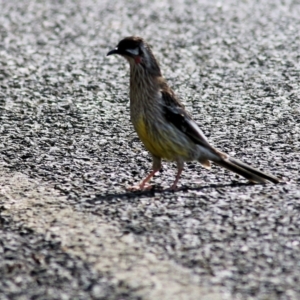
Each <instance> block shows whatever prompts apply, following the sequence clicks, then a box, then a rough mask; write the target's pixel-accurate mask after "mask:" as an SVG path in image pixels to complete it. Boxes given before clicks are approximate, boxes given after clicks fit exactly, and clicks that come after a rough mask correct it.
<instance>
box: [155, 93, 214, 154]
mask: <svg viewBox="0 0 300 300" xmlns="http://www.w3.org/2000/svg"><path fill="white" fill-rule="evenodd" d="M161 93H162V98H163V102H164V108H163V109H164V115H165V118H166V120H167V121H168V122H170V123H172V124H173V125H174V126H175V127H176V128H177V129H179V130H180V131H181V132H183V133H184V134H186V135H187V136H188V137H189V138H190V139H191V140H192V141H193V142H194V143H196V144H198V145H200V146H202V147H205V148H207V149H210V150H212V151H213V152H217V150H216V149H214V148H213V147H212V146H211V145H210V144H209V142H208V141H207V139H206V137H205V135H204V133H203V132H202V130H201V129H200V128H199V127H198V125H197V124H196V123H195V121H194V120H193V119H192V118H191V117H190V116H189V114H188V113H187V112H186V111H185V109H184V106H183V105H182V104H181V103H180V102H179V100H178V99H177V98H176V96H175V95H174V94H173V93H172V94H170V93H169V92H163V91H161Z"/></svg>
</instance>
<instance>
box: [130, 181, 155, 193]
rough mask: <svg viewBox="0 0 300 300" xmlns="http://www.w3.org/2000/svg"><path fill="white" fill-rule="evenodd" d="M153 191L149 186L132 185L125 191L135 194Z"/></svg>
mask: <svg viewBox="0 0 300 300" xmlns="http://www.w3.org/2000/svg"><path fill="white" fill-rule="evenodd" d="M152 189H153V185H151V184H148V183H146V184H139V185H134V186H130V187H127V188H126V190H127V191H130V192H136V191H150V190H152Z"/></svg>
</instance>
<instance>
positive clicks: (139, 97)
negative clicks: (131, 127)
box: [130, 64, 162, 123]
mask: <svg viewBox="0 0 300 300" xmlns="http://www.w3.org/2000/svg"><path fill="white" fill-rule="evenodd" d="M159 75H161V74H160V73H159ZM158 78H162V77H161V76H157V74H151V73H150V72H148V71H147V68H144V67H143V66H142V65H132V64H130V111H131V120H132V122H133V123H134V121H135V119H137V118H140V117H141V116H143V115H144V114H145V112H146V111H148V113H149V112H150V111H151V110H155V109H156V105H155V103H156V102H157V103H159V97H160V80H158ZM153 113H154V112H153Z"/></svg>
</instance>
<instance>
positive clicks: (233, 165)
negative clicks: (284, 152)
mask: <svg viewBox="0 0 300 300" xmlns="http://www.w3.org/2000/svg"><path fill="white" fill-rule="evenodd" d="M214 162H215V163H216V164H217V165H219V166H221V167H224V168H226V169H228V170H230V171H232V172H234V173H237V174H239V175H241V176H243V177H245V178H246V179H248V180H250V181H252V182H257V183H265V182H267V181H271V182H273V183H278V182H280V180H279V179H278V178H276V177H275V176H273V175H269V174H266V173H264V172H262V171H259V170H257V169H255V168H253V167H251V166H249V165H247V164H245V163H243V162H241V161H239V160H237V159H235V158H232V157H227V158H224V159H222V160H218V161H214Z"/></svg>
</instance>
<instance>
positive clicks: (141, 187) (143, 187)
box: [128, 156, 161, 191]
mask: <svg viewBox="0 0 300 300" xmlns="http://www.w3.org/2000/svg"><path fill="white" fill-rule="evenodd" d="M152 157H153V166H152V171H151V172H150V174H149V175H148V176H147V177H146V178H145V179H144V180H143V181H142V182H141V183H140V184H139V185H138V186H133V187H130V188H128V190H130V191H138V190H141V191H145V190H150V189H151V188H152V186H151V185H149V184H148V181H149V180H150V179H151V178H152V177H153V176H154V175H155V173H156V172H158V171H159V170H160V169H161V159H160V158H158V157H155V156H152Z"/></svg>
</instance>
